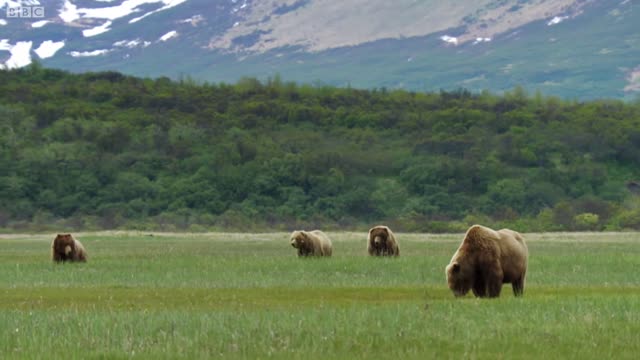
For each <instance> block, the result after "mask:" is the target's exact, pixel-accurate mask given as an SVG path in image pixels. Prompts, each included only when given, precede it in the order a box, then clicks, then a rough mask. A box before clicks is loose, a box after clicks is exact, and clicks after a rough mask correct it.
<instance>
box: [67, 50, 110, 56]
mask: <svg viewBox="0 0 640 360" xmlns="http://www.w3.org/2000/svg"><path fill="white" fill-rule="evenodd" d="M109 52H111V50H109V49H100V50H93V51H71V52H69V53H68V54H69V55H71V56H72V57H90V56H99V55H104V54H107V53H109Z"/></svg>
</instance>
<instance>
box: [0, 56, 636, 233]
mask: <svg viewBox="0 0 640 360" xmlns="http://www.w3.org/2000/svg"><path fill="white" fill-rule="evenodd" d="M638 179H640V102H631V103H628V102H627V103H625V102H621V101H617V100H597V101H588V102H578V101H572V100H564V99H560V98H556V97H547V96H543V95H541V94H539V93H536V94H533V95H530V94H527V93H526V92H525V91H524V90H522V89H521V88H515V89H513V90H512V91H509V92H506V93H504V94H500V95H497V94H492V93H489V92H481V93H471V92H469V91H467V90H464V89H459V90H456V91H440V92H430V93H421V92H408V91H404V90H390V89H385V88H381V89H371V90H361V89H352V88H337V87H329V86H323V85H303V84H296V83H292V82H285V81H282V80H281V79H280V77H279V76H276V77H274V78H271V79H268V80H266V81H259V80H257V79H253V78H245V79H242V80H240V81H238V82H237V83H235V84H224V83H218V84H210V83H198V82H197V81H194V80H192V79H188V78H187V79H181V80H171V79H168V78H157V79H148V78H136V77H131V76H126V75H122V74H120V73H116V72H101V73H83V74H73V73H68V72H64V71H60V70H54V69H46V68H43V67H42V66H40V65H39V64H37V63H36V64H32V65H31V66H28V67H25V68H21V69H15V70H3V71H0V228H1V229H4V230H9V231H10V230H25V229H29V230H49V229H61V228H65V229H70V228H72V229H89V230H91V229H115V228H128V229H141V230H146V229H155V230H181V231H184V230H188V231H202V230H250V231H259V230H291V229H294V228H310V227H322V228H323V229H363V228H369V227H370V226H371V225H375V224H378V223H384V224H387V225H389V226H390V227H392V228H393V229H394V230H396V231H429V232H445V231H463V230H464V229H466V227H467V226H468V225H470V224H473V223H482V224H485V225H488V226H492V227H501V226H508V227H513V228H516V229H518V230H519V231H554V230H563V231H572V230H623V229H639V228H640V199H639V198H638V195H637V194H635V193H634V192H633V191H630V190H629V189H630V188H631V186H628V185H629V184H633V183H634V181H635V180H638Z"/></svg>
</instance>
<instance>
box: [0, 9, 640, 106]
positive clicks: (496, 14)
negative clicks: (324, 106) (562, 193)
mask: <svg viewBox="0 0 640 360" xmlns="http://www.w3.org/2000/svg"><path fill="white" fill-rule="evenodd" d="M18 5H22V6H23V7H33V6H42V7H44V9H45V17H44V18H9V17H4V18H0V19H1V20H2V21H0V66H3V67H9V68H11V67H20V66H24V65H26V64H28V63H29V62H30V61H32V59H38V60H40V61H42V62H43V63H44V64H45V65H46V66H53V67H59V68H63V69H68V70H72V71H92V70H107V69H109V70H119V71H123V72H126V73H130V74H135V75H142V76H154V77H156V76H170V77H174V78H177V77H181V76H190V77H193V78H195V79H198V80H202V81H227V82H235V81H237V80H238V79H239V78H241V77H243V76H256V77H260V78H264V77H267V76H273V75H274V74H280V75H281V76H282V77H283V78H285V79H287V80H296V81H303V82H317V81H321V82H323V83H327V84H331V85H339V86H346V85H350V86H354V87H367V88H370V87H389V88H405V89H410V90H437V89H440V88H444V89H454V88H458V87H465V88H469V89H472V90H483V89H489V90H491V91H497V92H500V91H503V90H505V89H510V88H513V87H514V86H516V85H523V86H524V87H525V88H526V89H529V90H530V91H535V90H540V91H543V92H545V93H548V94H553V95H559V96H563V97H568V98H579V99H588V98H596V97H616V98H628V99H632V98H635V97H636V96H637V93H638V91H640V80H639V79H640V75H639V74H640V71H639V70H638V69H639V68H640V60H638V59H639V58H640V35H639V33H638V31H637V26H636V25H635V24H636V23H637V22H638V21H639V20H640V19H639V17H640V15H639V13H638V10H637V9H635V8H634V6H633V2H632V1H630V0H624V1H623V0H620V1H605V0H529V1H526V0H480V1H470V0H465V1H455V2H451V1H442V0H424V1H417V0H399V1H396V2H393V3H390V2H388V1H382V0H372V1H371V0H370V1H366V0H347V1H342V2H336V1H328V0H272V1H268V2H267V1H257V0H212V1H205V0H100V1H88V0H85V1H70V0H64V1H62V0H43V1H35V0H29V1H7V0H0V9H1V10H0V11H2V13H3V14H4V12H5V11H6V9H7V8H10V7H15V6H18Z"/></svg>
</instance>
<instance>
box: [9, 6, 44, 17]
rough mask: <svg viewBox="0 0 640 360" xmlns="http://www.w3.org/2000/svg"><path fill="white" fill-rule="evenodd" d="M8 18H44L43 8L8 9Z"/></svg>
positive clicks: (22, 7) (23, 7)
mask: <svg viewBox="0 0 640 360" xmlns="http://www.w3.org/2000/svg"><path fill="white" fill-rule="evenodd" d="M7 17H8V18H43V17H44V7H43V6H21V7H7Z"/></svg>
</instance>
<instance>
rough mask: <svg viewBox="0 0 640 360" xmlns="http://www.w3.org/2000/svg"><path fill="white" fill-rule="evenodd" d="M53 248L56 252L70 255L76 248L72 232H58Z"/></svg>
mask: <svg viewBox="0 0 640 360" xmlns="http://www.w3.org/2000/svg"><path fill="white" fill-rule="evenodd" d="M53 248H54V250H55V252H56V253H58V254H64V255H66V256H69V255H70V254H71V253H72V252H73V251H74V249H75V242H74V239H73V236H71V234H58V235H57V236H56V238H55V240H53Z"/></svg>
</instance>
